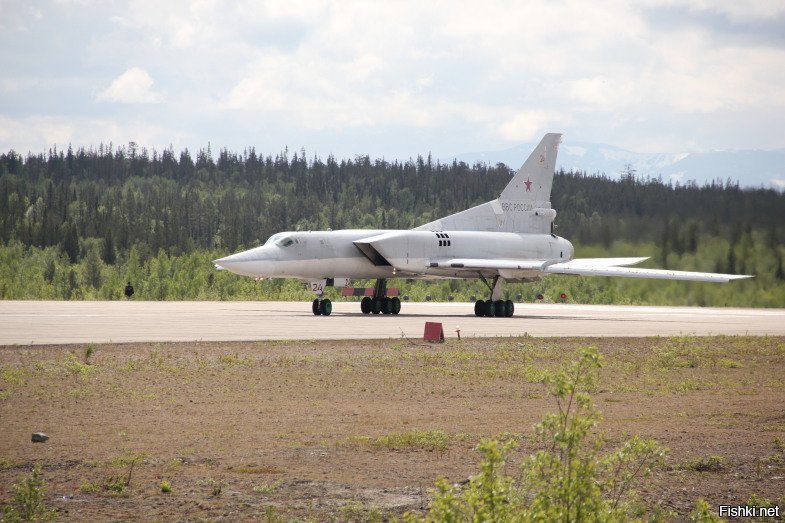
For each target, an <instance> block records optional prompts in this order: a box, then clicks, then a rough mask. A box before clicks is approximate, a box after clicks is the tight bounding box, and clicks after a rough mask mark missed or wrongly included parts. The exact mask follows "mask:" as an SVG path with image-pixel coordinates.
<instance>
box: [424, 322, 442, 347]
mask: <svg viewBox="0 0 785 523" xmlns="http://www.w3.org/2000/svg"><path fill="white" fill-rule="evenodd" d="M423 339H424V340H425V341H432V342H435V343H442V342H444V329H443V328H442V324H441V323H436V322H433V321H426V322H425V334H424V335H423Z"/></svg>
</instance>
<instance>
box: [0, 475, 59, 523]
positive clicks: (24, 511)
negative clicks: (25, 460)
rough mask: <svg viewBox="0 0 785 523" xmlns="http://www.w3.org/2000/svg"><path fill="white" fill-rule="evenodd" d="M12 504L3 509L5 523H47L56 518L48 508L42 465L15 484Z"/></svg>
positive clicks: (53, 512)
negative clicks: (17, 522) (45, 503)
mask: <svg viewBox="0 0 785 523" xmlns="http://www.w3.org/2000/svg"><path fill="white" fill-rule="evenodd" d="M13 490H14V498H13V501H12V504H11V505H9V506H6V507H3V512H2V513H3V521H9V522H10V521H46V520H49V519H52V518H54V517H55V514H56V511H54V510H50V509H47V508H46V505H44V498H45V497H46V489H45V488H44V478H42V477H41V465H36V466H35V467H33V471H32V473H31V474H30V475H29V476H27V477H26V478H22V479H21V480H20V481H18V482H17V483H14V487H13Z"/></svg>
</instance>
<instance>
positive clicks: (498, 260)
mask: <svg viewBox="0 0 785 523" xmlns="http://www.w3.org/2000/svg"><path fill="white" fill-rule="evenodd" d="M560 143H561V135H560V134H556V133H550V134H546V135H545V136H544V137H543V139H542V140H541V141H540V143H539V145H537V147H536V148H535V149H534V152H532V153H531V155H530V156H529V158H528V159H527V160H526V162H524V164H523V166H522V167H521V168H520V169H519V170H518V172H517V173H515V175H514V176H513V177H512V179H511V180H510V182H509V183H508V184H507V186H506V187H505V188H504V190H503V191H502V193H501V195H500V196H499V198H497V199H495V200H493V201H490V202H487V203H484V204H482V205H478V206H476V207H472V208H471V209H467V210H465V211H461V212H459V213H456V214H452V215H450V216H446V217H444V218H440V219H438V220H435V221H432V222H430V223H426V224H424V225H421V226H419V227H416V228H414V229H411V230H365V229H363V230H337V231H331V230H328V231H307V232H305V231H290V232H280V233H277V234H274V235H273V236H271V237H270V238H269V239H268V240H267V242H266V243H265V244H264V245H262V246H260V247H256V248H253V249H249V250H247V251H243V252H239V253H237V254H232V255H231V256H226V257H225V258H221V259H218V260H215V262H214V263H215V265H216V268H218V269H226V270H229V271H231V272H233V273H236V274H240V275H244V276H251V277H254V278H297V279H300V280H302V281H304V282H308V283H309V284H310V287H311V290H313V291H314V293H315V294H316V298H315V299H314V300H313V304H312V311H313V313H314V314H315V315H324V316H329V315H330V313H331V312H332V303H331V302H330V300H329V299H327V298H323V293H324V290H325V288H326V287H328V286H337V287H342V286H348V285H350V284H351V280H352V279H376V284H375V286H374V288H373V292H372V293H371V295H370V296H365V297H364V298H363V299H362V301H361V302H360V309H361V311H362V312H363V313H364V314H398V313H399V312H400V310H401V301H400V299H399V298H398V297H397V296H389V295H388V290H387V280H388V279H389V278H406V279H434V278H460V279H469V278H479V279H480V280H482V281H483V282H484V283H485V285H486V286H487V287H488V299H487V300H478V301H477V302H476V303H475V305H474V313H475V314H476V315H477V316H495V317H510V316H512V315H513V313H514V311H515V305H514V303H513V302H512V301H511V300H502V284H503V283H504V282H505V281H509V282H532V281H536V280H539V279H541V278H542V277H544V276H546V275H548V274H569V275H578V276H621V277H627V278H659V279H666V280H692V281H707V282H728V281H730V280H736V279H741V278H749V277H750V276H747V275H735V274H717V273H707V272H685V271H672V270H663V269H643V268H637V267H631V266H632V265H636V264H638V263H640V262H642V261H644V260H646V259H647V258H639V257H631V258H583V259H581V258H574V253H575V251H574V249H573V246H572V244H571V243H570V242H569V241H567V240H566V239H564V238H561V237H559V236H557V235H556V234H555V233H554V219H555V218H556V211H555V210H554V209H552V208H551V202H550V197H551V185H552V183H553V175H554V167H555V165H556V155H557V153H558V150H559V144H560Z"/></svg>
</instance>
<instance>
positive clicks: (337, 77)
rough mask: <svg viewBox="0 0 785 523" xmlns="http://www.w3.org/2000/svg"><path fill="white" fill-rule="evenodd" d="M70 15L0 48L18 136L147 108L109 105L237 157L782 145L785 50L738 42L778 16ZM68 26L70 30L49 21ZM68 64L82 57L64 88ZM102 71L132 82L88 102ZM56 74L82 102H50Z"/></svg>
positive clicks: (686, 6)
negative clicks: (31, 126)
mask: <svg viewBox="0 0 785 523" xmlns="http://www.w3.org/2000/svg"><path fill="white" fill-rule="evenodd" d="M1 1H2V0H0V2H1ZM62 1H63V2H67V3H66V4H65V5H63V4H61V3H58V2H55V3H54V4H48V5H47V6H44V7H46V8H44V7H42V8H41V9H42V12H44V13H45V14H46V16H45V17H44V20H42V21H41V24H39V25H41V26H40V27H39V26H38V25H31V27H30V31H29V40H24V39H25V38H27V36H25V35H22V36H16V37H15V39H13V40H11V39H8V37H6V39H5V40H3V35H2V32H0V49H2V50H1V51H0V65H3V66H4V67H3V70H4V71H5V77H4V78H5V79H0V93H4V94H5V100H0V112H4V113H5V114H13V115H14V117H15V118H18V120H19V121H28V119H29V117H30V116H31V114H32V112H33V111H41V113H38V114H43V115H44V116H52V117H54V116H57V115H58V114H62V113H56V112H55V111H62V110H63V109H60V108H62V107H67V108H68V111H70V112H71V113H73V114H72V115H71V116H76V117H77V118H74V121H82V122H84V121H87V119H88V118H97V119H104V120H108V119H111V118H114V117H119V116H120V115H119V114H118V111H121V112H125V114H126V115H127V114H132V115H134V116H136V111H138V110H144V109H143V108H141V107H138V106H130V107H126V108H122V107H119V106H111V105H109V104H94V103H92V102H93V101H94V100H100V101H105V102H120V103H124V104H160V105H159V106H158V107H155V111H154V112H153V111H150V113H149V114H147V115H146V118H150V120H151V121H152V122H153V123H155V124H156V125H158V126H159V127H160V128H162V129H172V130H174V131H175V132H177V131H178V130H180V132H184V133H192V135H193V136H195V137H196V139H197V143H199V144H204V143H206V142H207V141H212V142H213V143H214V144H215V143H222V142H225V143H226V144H227V145H229V146H230V147H237V146H238V144H237V141H239V140H245V142H241V143H240V144H239V145H240V146H241V147H242V146H244V145H246V144H247V143H248V141H250V140H254V139H260V138H259V137H260V136H264V137H273V138H272V139H275V140H292V139H295V140H298V141H299V143H297V144H295V143H289V144H288V145H291V146H298V145H305V146H306V147H308V148H310V149H316V148H318V149H320V150H322V151H326V150H331V149H335V147H336V144H337V143H338V144H340V141H341V140H343V141H344V142H347V143H349V142H351V141H352V140H353V139H354V138H356V137H357V136H361V137H363V138H364V139H365V140H366V141H365V142H363V143H370V142H372V141H373V140H376V141H378V142H379V144H380V145H379V148H380V149H381V150H383V151H387V152H386V154H388V156H389V155H395V154H398V155H400V154H401V151H405V152H404V154H411V153H416V152H418V151H416V150H413V148H415V147H417V148H420V147H423V146H424V147H429V148H433V149H434V150H438V149H441V150H443V151H445V152H446V153H447V154H452V153H456V152H461V151H462V150H477V149H478V148H489V149H492V148H503V147H508V146H509V145H510V144H511V142H516V143H518V142H520V141H524V140H526V141H528V140H534V139H536V138H537V135H538V134H539V133H542V132H543V131H546V130H548V131H551V130H552V131H563V132H565V133H566V134H567V135H568V136H569V137H570V138H571V139H574V140H583V141H595V142H603V143H611V144H614V145H618V146H621V147H626V148H629V149H635V150H641V151H650V152H653V151H655V150H656V149H655V148H661V147H664V146H670V145H672V144H677V145H679V146H678V147H677V148H676V149H675V150H689V148H692V147H693V146H695V147H698V148H703V149H712V148H717V147H728V148H744V147H750V146H754V147H759V148H771V147H783V146H785V142H783V141H782V140H783V137H784V136H785V90H783V89H782V88H781V86H783V85H785V43H783V41H782V39H781V38H778V37H776V35H774V36H771V35H770V34H768V33H767V34H766V35H765V36H766V37H765V38H763V37H761V38H757V37H753V38H748V36H749V33H750V31H754V30H755V28H757V27H759V26H760V27H764V29H766V30H767V31H769V32H772V31H773V30H772V28H771V26H772V24H773V23H775V22H776V20H778V19H779V18H778V17H782V16H785V3H783V2H771V1H767V0H750V1H749V2H741V3H739V2H738V1H737V0H642V2H622V1H619V0H596V1H595V2H589V3H587V2H585V1H582V0H563V1H560V2H551V1H547V0H532V1H527V2H517V3H516V2H496V1H489V2H485V3H476V2H454V3H450V4H443V3H431V2H421V1H419V0H401V1H400V2H388V3H379V2H365V1H361V0H298V1H297V2H296V3H293V2H292V1H291V0H270V1H265V2H258V1H256V0H238V1H237V2H233V3H230V4H227V3H225V2H219V1H217V0H172V1H169V2H164V3H161V2H159V1H157V0H135V1H133V2H130V1H129V2H125V1H123V0H120V1H118V2H117V3H106V2H94V3H92V4H90V5H88V6H86V7H83V5H84V4H83V2H84V1H85V0H62ZM19 11H20V13H22V14H24V13H23V10H21V9H19ZM62 16H69V17H70V19H71V20H72V21H73V22H74V23H73V24H72V26H69V30H70V31H72V32H73V34H72V33H68V35H62V34H61V33H57V32H56V31H53V30H52V29H53V27H51V26H47V25H46V24H47V23H49V21H51V23H52V24H54V23H55V21H57V20H58V19H61V18H62ZM16 18H18V19H19V20H20V21H26V20H28V19H29V20H32V19H33V17H32V16H18V17H16ZM16 18H14V20H16ZM674 19H676V21H677V22H678V23H665V22H663V20H666V22H674ZM772 20H774V22H772ZM9 24H10V22H5V26H8V27H12V25H9ZM80 24H81V25H80ZM0 26H3V21H2V20H0ZM5 26H4V27H5ZM729 32H732V33H733V34H734V35H736V34H743V36H744V37H743V38H726V37H727V36H728V33H729ZM26 34H27V33H26ZM52 34H58V35H60V36H59V37H58V38H59V39H58V40H57V41H56V42H55V41H54V40H52V38H53V37H50V36H48V35H52ZM83 35H89V36H86V37H83ZM753 36H754V35H753ZM47 38H49V39H47ZM39 43H40V46H44V45H49V46H51V48H52V49H61V48H62V46H65V47H66V49H63V50H62V52H60V53H59V54H58V55H56V56H54V57H50V56H49V55H48V54H47V53H41V52H40V46H39V47H36V45H37V44H39ZM57 46H60V47H57ZM27 49H31V51H27ZM36 49H38V51H34V50H36ZM25 52H27V53H28V54H27V55H25V54H24V53H25ZM68 56H80V57H82V59H81V61H80V62H79V63H78V64H75V65H74V66H72V67H69V68H68V71H67V72H64V70H63V68H62V67H61V64H62V63H63V60H64V59H65V57H68ZM39 60H43V61H44V62H39ZM47 60H48V62H47ZM32 63H35V64H36V67H35V70H32V69H30V68H29V67H30V66H28V69H22V66H20V65H17V64H32ZM110 63H120V64H137V67H133V68H131V69H128V70H127V71H125V72H124V73H123V74H122V75H120V76H119V77H117V78H115V79H114V80H113V81H112V82H111V83H110V85H108V86H107V84H103V85H100V88H98V89H95V91H94V92H98V91H101V92H100V94H97V95H96V96H95V98H94V100H89V101H87V102H86V101H85V100H84V94H83V93H84V90H85V86H86V85H93V86H94V85H96V80H95V75H96V74H97V73H96V72H98V73H101V72H103V71H105V68H106V64H110ZM79 67H82V69H79ZM15 68H19V69H18V70H15ZM40 71H47V73H46V74H47V76H43V75H42V73H41V72H40ZM51 71H55V72H54V73H51ZM57 71H59V73H58V72H57ZM50 74H51V75H54V77H52V76H48V75H50ZM58 74H59V75H60V76H57V75H58ZM65 75H69V76H68V77H69V78H71V77H72V76H73V77H74V78H75V81H74V82H73V83H72V84H70V85H73V86H77V85H78V86H79V87H78V88H77V87H69V89H70V91H69V90H68V89H65V90H64V89H53V88H52V86H53V85H62V84H63V79H64V78H65ZM26 78H35V79H36V83H35V84H32V85H31V84H30V83H29V82H28V81H22V80H20V79H26ZM153 78H154V79H155V82H153ZM58 82H59V83H58ZM107 83H109V82H107ZM47 86H48V87H47ZM26 90H29V91H30V92H31V93H32V94H26V92H25V91H26ZM47 100H56V101H57V103H50V104H49V105H46V104H45V103H44V102H46V101H47ZM164 101H166V103H165V104H163V103H161V102H164ZM3 102H5V104H3ZM88 102H89V103H88ZM41 107H45V109H41ZM194 107H198V108H199V110H198V111H194ZM33 108H35V109H33ZM47 111H49V112H47ZM761 115H762V116H763V117H765V118H764V119H765V122H761ZM79 117H81V118H79ZM65 121H68V119H65ZM260 130H261V131H260ZM82 132H83V133H84V135H87V134H89V130H84V131H80V130H79V129H76V130H75V132H74V136H79V135H80V133H82ZM229 133H231V136H230V134H229ZM263 133H264V134H263ZM351 133H353V134H351ZM163 139H164V140H165V141H164V143H163V145H167V144H168V142H169V140H168V139H166V137H164V138H163ZM9 140H13V138H9ZM5 143H7V142H6V141H3V143H0V147H2V146H3V145H4V144H5ZM279 144H280V145H286V144H285V143H281V142H275V145H276V146H278V145H279ZM392 144H395V145H392ZM259 145H261V144H259ZM352 147H359V145H355V144H354V143H350V144H349V145H346V148H347V149H350V148H352ZM393 147H396V148H394V149H393ZM384 148H389V149H384ZM664 150H668V149H664ZM671 150H673V149H671Z"/></svg>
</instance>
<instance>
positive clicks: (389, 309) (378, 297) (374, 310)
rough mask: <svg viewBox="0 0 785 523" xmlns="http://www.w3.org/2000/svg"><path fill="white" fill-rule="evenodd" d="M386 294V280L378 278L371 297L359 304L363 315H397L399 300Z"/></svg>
mask: <svg viewBox="0 0 785 523" xmlns="http://www.w3.org/2000/svg"><path fill="white" fill-rule="evenodd" d="M386 294H387V280H385V279H384V278H379V279H378V280H376V284H375V285H374V286H373V297H371V296H366V297H364V298H363V299H362V301H361V302H360V310H361V311H362V313H363V314H398V313H399V312H401V300H400V299H399V298H398V297H397V296H394V297H392V298H390V297H389V296H386Z"/></svg>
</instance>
